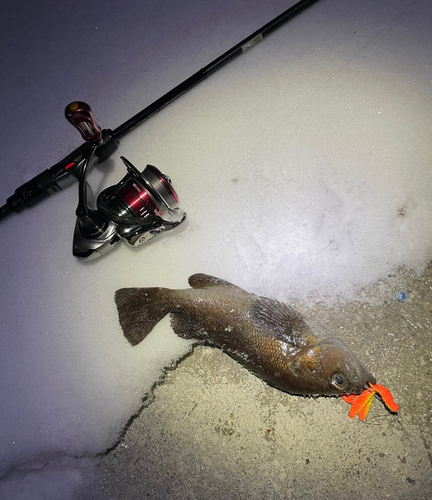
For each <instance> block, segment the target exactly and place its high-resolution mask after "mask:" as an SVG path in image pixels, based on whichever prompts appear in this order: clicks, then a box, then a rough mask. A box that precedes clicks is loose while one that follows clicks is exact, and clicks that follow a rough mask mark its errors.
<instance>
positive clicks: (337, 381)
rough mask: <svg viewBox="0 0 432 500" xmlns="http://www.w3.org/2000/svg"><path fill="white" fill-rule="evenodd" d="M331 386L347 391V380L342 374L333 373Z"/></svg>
mask: <svg viewBox="0 0 432 500" xmlns="http://www.w3.org/2000/svg"><path fill="white" fill-rule="evenodd" d="M331 384H332V385H334V386H335V387H337V388H338V389H345V387H346V386H347V380H346V379H345V377H344V376H343V375H342V374H341V373H333V375H332V376H331Z"/></svg>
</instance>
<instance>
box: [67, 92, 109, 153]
mask: <svg viewBox="0 0 432 500" xmlns="http://www.w3.org/2000/svg"><path fill="white" fill-rule="evenodd" d="M65 117H66V120H67V121H68V122H69V123H70V124H71V125H73V126H74V127H75V128H76V129H77V130H78V132H79V133H80V134H81V137H82V138H83V139H84V140H85V141H86V142H91V143H93V144H98V143H99V142H100V141H101V139H102V130H101V128H100V127H99V125H98V124H97V122H96V120H95V118H94V116H93V112H92V109H91V107H90V106H89V105H88V104H87V103H85V102H82V101H74V102H71V103H70V104H68V105H67V106H66V109H65Z"/></svg>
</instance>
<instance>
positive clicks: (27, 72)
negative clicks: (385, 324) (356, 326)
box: [0, 0, 432, 499]
mask: <svg viewBox="0 0 432 500" xmlns="http://www.w3.org/2000/svg"><path fill="white" fill-rule="evenodd" d="M294 3H295V2H290V3H287V2H283V1H282V0H269V1H268V2H260V1H258V0H252V1H248V2H245V1H244V0H233V1H232V2H229V3H227V2H222V1H215V0H212V1H210V0H200V1H192V2H183V3H179V2H174V1H173V0H166V1H165V2H162V3H161V2H157V1H148V2H142V1H138V0H131V1H130V2H128V3H127V6H126V4H125V3H124V2H120V1H114V0H112V1H110V2H102V1H95V2H90V3H89V2H76V1H71V0H62V1H61V2H58V1H56V2H54V1H51V0H41V1H39V2H36V3H31V2H30V3H29V2H24V1H23V0H16V1H15V2H13V3H10V4H9V5H7V6H4V7H3V8H2V16H1V21H0V22H1V26H0V37H1V43H0V58H1V67H2V68H3V72H2V80H1V83H0V85H1V87H0V88H1V96H0V99H1V113H0V137H1V138H2V141H3V147H2V148H1V151H0V165H1V166H0V168H1V179H2V182H1V185H0V204H3V203H4V202H5V200H6V199H7V198H8V197H9V196H10V195H12V193H13V192H14V191H15V189H16V188H17V187H18V186H20V185H21V184H22V183H24V182H25V181H27V180H29V179H30V178H32V177H33V176H35V175H37V174H38V173H39V172H41V171H42V170H44V169H45V168H48V167H50V166H51V165H53V164H54V163H56V162H57V161H59V160H60V159H61V158H63V157H64V156H65V155H66V154H67V153H69V152H70V151H71V150H72V149H73V148H74V147H76V146H78V145H79V144H81V138H80V136H79V134H78V133H77V131H76V130H74V129H73V128H72V127H71V126H70V124H69V123H67V121H66V120H65V119H64V116H63V112H64V107H65V106H66V105H67V104H68V103H69V102H71V101H73V100H84V101H86V102H88V103H89V104H90V105H91V106H92V108H93V112H94V114H95V117H96V119H97V120H98V122H99V123H100V124H101V126H102V127H106V128H112V129H113V128H116V127H117V126H118V125H120V124H121V123H123V122H124V121H125V120H127V119H128V118H130V117H131V116H132V115H134V114H135V113H137V112H138V111H140V110H141V109H143V108H144V107H145V106H147V105H148V104H150V103H151V102H153V101H154V100H156V99H157V98H158V97H160V96H161V95H162V94H164V93H165V92H167V91H168V90H170V89H171V88H173V87H174V86H175V85H177V84H178V83H180V82H181V81H183V80H184V79H186V78H187V77H189V76H190V75H192V74H193V73H195V72H196V71H197V70H198V69H200V68H202V67H204V66H206V65H207V64H208V63H209V62H211V61H212V60H213V59H215V58H216V57H218V56H219V55H220V54H222V53H223V52H225V51H226V50H227V49H229V48H230V47H232V46H233V45H234V44H236V43H238V42H239V41H240V40H242V39H243V38H245V37H246V36H248V35H249V34H251V33H252V32H253V31H255V30H256V29H258V28H259V27H261V26H263V25H264V24H265V23H267V22H268V21H270V20H271V19H273V18H274V17H275V16H277V15H278V14H280V13H281V12H283V11H284V10H285V9H287V8H288V7H289V6H290V5H292V4H294ZM347 4H348V3H347V2H344V1H343V0H333V1H332V0H321V1H320V2H318V3H317V4H315V5H313V6H312V7H310V8H309V9H308V10H306V11H305V12H304V13H303V14H301V15H300V16H298V17H297V18H295V19H294V20H292V21H290V22H289V23H288V24H287V25H285V26H284V27H282V28H280V29H279V30H277V31H276V32H275V33H273V34H272V35H271V36H270V37H268V38H266V39H265V40H264V41H263V42H262V43H261V44H259V45H257V46H256V47H254V48H253V50H250V51H248V53H247V54H245V55H243V56H241V57H240V58H238V59H236V60H235V61H234V62H232V63H230V64H229V65H227V66H226V67H225V68H224V69H222V70H220V71H218V72H217V73H215V74H214V75H212V76H211V78H209V79H208V80H206V81H205V82H203V83H201V84H199V85H198V86H197V87H195V88H194V89H193V90H191V91H190V92H188V93H187V94H185V95H183V96H182V97H181V98H180V99H178V100H177V101H176V102H173V103H171V104H170V105H169V106H168V107H167V108H166V109H165V110H163V111H162V112H160V113H159V114H158V115H156V116H154V117H152V118H151V119H150V120H149V121H147V122H146V123H145V124H143V125H141V126H140V127H139V128H138V129H136V130H135V131H134V132H132V133H131V134H129V135H128V136H126V137H125V138H124V139H123V140H122V142H121V145H120V148H119V149H118V151H116V153H115V154H114V155H113V157H112V158H111V159H110V160H108V161H107V162H105V163H103V164H101V165H100V166H97V167H95V168H94V169H93V171H92V172H90V174H89V180H90V182H91V184H92V187H93V189H94V191H96V192H99V191H100V190H101V189H102V188H104V187H107V186H110V185H113V184H115V183H117V182H118V181H119V180H120V179H121V178H122V177H123V175H124V174H125V170H124V166H123V164H122V162H121V161H120V159H119V156H120V155H125V156H126V157H127V158H128V159H129V160H130V161H131V162H132V163H134V164H135V165H136V166H137V167H139V168H141V169H142V168H144V166H145V165H146V164H147V163H150V164H153V165H156V166H157V167H158V168H159V169H160V170H162V171H163V172H164V173H166V174H168V175H169V176H170V177H171V179H172V181H173V185H174V188H175V189H176V191H177V193H178V194H179V197H180V205H181V207H182V208H183V209H184V210H185V211H186V212H187V214H188V219H187V220H186V222H185V223H184V224H183V225H182V226H180V227H179V228H177V229H175V230H173V231H171V232H168V233H166V234H163V235H162V236H158V237H157V238H155V239H153V240H151V241H150V242H149V243H148V244H146V245H144V246H142V247H140V248H138V249H134V248H130V247H128V246H126V245H125V244H122V245H120V244H119V245H118V246H117V248H116V249H115V250H113V251H112V252H111V253H108V254H107V255H105V256H104V257H103V258H101V259H100V260H96V261H94V262H90V263H83V262H80V261H77V260H75V259H74V258H73V257H72V253H71V249H72V235H73V228H74V224H75V214H74V212H75V208H76V203H77V188H78V186H77V185H76V184H75V185H74V186H72V187H70V188H68V189H66V190H64V191H63V192H61V193H59V194H56V195H55V196H52V197H50V198H47V199H46V200H44V201H43V202H42V203H40V204H39V205H37V206H35V207H33V208H31V209H27V210H25V211H23V212H22V213H20V214H13V215H12V216H10V217H9V218H8V219H6V220H4V221H2V222H1V226H0V234H1V237H0V255H1V260H2V265H1V268H0V280H1V284H2V286H1V291H0V301H1V302H0V303H1V308H0V324H1V325H2V347H1V349H0V374H1V380H2V383H1V385H0V401H1V402H2V411H1V414H0V415H1V416H0V424H1V425H0V442H1V443H2V446H1V448H0V497H1V498H8V499H9V498H11V499H14V498H19V499H23V498H37V494H38V492H39V494H40V495H42V494H45V497H43V498H58V496H56V495H58V491H62V496H63V497H64V498H74V496H73V495H74V491H75V490H76V488H77V487H78V485H79V484H81V481H82V472H81V469H80V465H79V464H80V460H78V459H79V457H82V456H86V457H91V456H94V455H95V454H97V453H99V452H102V451H104V450H106V449H107V448H109V447H110V446H112V444H113V443H114V442H115V441H116V440H117V439H118V437H119V434H120V432H121V430H122V428H123V426H124V425H125V423H126V422H127V420H128V419H129V417H130V416H131V415H132V414H134V413H135V412H136V411H137V409H138V408H139V407H140V405H141V402H142V397H143V396H144V395H145V394H146V393H148V391H149V390H150V389H151V387H152V386H153V384H154V383H155V382H156V381H157V380H158V379H159V378H160V376H161V373H162V372H163V370H164V369H165V368H166V367H167V366H170V365H171V364H172V363H173V362H175V361H176V360H177V359H178V358H179V357H181V356H182V355H183V354H184V353H186V352H187V351H188V349H189V343H188V342H186V341H184V340H181V339H179V338H177V337H176V336H175V335H174V333H173V332H172V330H171V329H170V326H169V321H168V318H166V319H165V320H163V321H162V322H161V323H160V324H159V325H158V326H157V327H156V329H155V330H154V331H153V332H152V333H151V334H150V335H149V337H148V338H147V339H146V340H145V342H143V343H142V344H140V345H139V346H138V347H135V348H132V347H131V346H129V345H128V343H127V342H126V340H125V339H124V337H123V336H122V333H121V330H120V327H119V324H118V320H117V313H116V310H115V306H114V302H113V296H114V292H115V290H117V289H118V288H120V287H125V286H166V287H171V288H182V287H186V286H187V278H188V276H189V275H191V274H193V273H195V272H205V273H208V274H213V275H216V276H219V277H221V278H224V279H226V280H229V281H232V282H234V283H235V284H237V285H239V286H242V287H243V288H245V289H246V290H248V291H253V292H255V293H259V294H262V295H269V296H273V297H276V298H278V299H280V300H284V301H287V302H289V301H292V300H294V299H297V300H300V301H306V300H311V299H312V300H328V301H330V302H331V300H332V299H333V298H335V297H337V296H338V295H343V296H344V297H346V299H350V298H355V297H356V295H357V293H358V291H359V290H360V289H362V288H363V287H365V286H367V285H368V284H371V283H373V282H375V281H376V280H377V279H379V278H380V277H383V276H386V275H387V274H388V273H389V272H392V271H393V270H394V269H397V268H398V267H400V266H407V267H408V268H411V269H414V270H415V271H416V272H418V273H421V272H422V271H423V269H424V268H425V266H426V264H427V262H428V261H429V260H430V258H431V249H432V231H431V225H430V214H431V209H432V196H431V185H432V183H431V181H432V173H431V172H432V170H431V141H430V128H431V116H432V109H431V103H430V95H431V81H432V78H431V63H430V61H431V51H430V37H431V30H430V22H431V19H430V12H429V11H428V7H427V2H426V1H425V0H424V1H421V0H419V1H417V2H412V0H397V1H394V0H393V1H390V0H387V1H384V0H382V1H380V2H376V1H363V2H350V3H349V6H347ZM429 10H430V9H429ZM377 300H380V297H378V298H377ZM65 457H69V458H72V459H74V458H75V459H77V462H73V464H72V463H70V462H69V461H65V460H64V458H65ZM41 463H42V464H47V465H44V466H41V465H40V464H41ZM77 463H78V465H77ZM60 488H61V490H60ZM42 492H43V493H42ZM68 495H69V496H68Z"/></svg>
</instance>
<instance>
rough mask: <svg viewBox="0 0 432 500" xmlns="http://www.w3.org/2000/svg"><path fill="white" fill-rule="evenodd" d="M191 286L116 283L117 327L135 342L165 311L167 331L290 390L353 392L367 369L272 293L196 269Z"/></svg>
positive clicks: (369, 379) (364, 382)
mask: <svg viewBox="0 0 432 500" xmlns="http://www.w3.org/2000/svg"><path fill="white" fill-rule="evenodd" d="M188 282H189V285H190V287H191V288H187V289H183V290H173V289H169V288H156V287H153V288H121V289H119V290H117V291H116V292H115V303H116V306H117V310H118V317H119V322H120V326H121V328H122V330H123V334H124V336H125V337H126V339H127V340H128V341H129V343H130V344H131V345H132V346H135V345H137V344H139V343H140V342H141V341H142V340H144V339H145V338H146V336H147V335H148V334H149V333H150V332H151V331H152V330H153V328H154V327H155V326H156V324H157V323H158V322H159V321H161V320H162V318H163V317H164V316H166V315H167V314H170V315H171V326H172V328H173V330H174V332H175V333H176V334H177V335H178V336H179V337H181V338H183V339H192V340H194V341H195V343H196V344H198V343H204V344H208V345H212V346H215V347H218V348H219V349H221V350H222V351H223V352H224V353H226V354H228V355H230V356H231V357H232V358H233V359H235V360H236V361H237V362H239V363H241V364H242V365H243V366H244V367H245V368H247V369H248V370H249V371H250V372H252V373H253V374H254V375H255V376H257V377H259V378H260V379H261V380H263V381H264V382H266V383H267V384H268V385H270V386H272V387H275V388H277V389H279V390H282V391H284V392H287V393H290V394H296V395H304V396H341V395H354V394H360V393H362V392H363V391H364V390H365V389H367V388H368V387H369V384H375V383H376V380H375V378H374V376H373V375H372V374H371V373H370V372H369V371H368V370H367V369H366V368H365V367H364V366H363V365H362V363H361V362H360V360H359V359H358V358H357V357H356V356H355V354H354V353H353V352H352V351H351V349H349V348H348V347H347V346H346V345H345V344H344V343H343V342H342V340H340V339H338V338H336V337H333V336H331V334H330V333H329V332H327V331H326V330H325V329H324V328H323V327H321V326H319V325H318V324H315V323H313V322H311V321H309V320H308V319H307V318H306V317H304V316H303V315H302V314H300V313H299V312H297V311H296V310H295V309H293V308H292V307H290V306H288V305H287V304H284V303H282V302H279V301H278V300H275V299H271V298H267V297H261V296H258V295H255V294H253V293H248V292H246V291H245V290H243V289H242V288H240V287H238V286H236V285H233V284H232V283H229V282H228V281H225V280H223V279H220V278H216V277H214V276H209V275H206V274H202V273H198V274H194V275H192V276H190V277H189V280H188Z"/></svg>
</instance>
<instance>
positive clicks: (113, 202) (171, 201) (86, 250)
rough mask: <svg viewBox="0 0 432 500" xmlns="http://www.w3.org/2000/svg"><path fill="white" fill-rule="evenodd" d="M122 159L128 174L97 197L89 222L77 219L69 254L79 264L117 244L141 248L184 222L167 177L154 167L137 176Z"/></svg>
mask: <svg viewBox="0 0 432 500" xmlns="http://www.w3.org/2000/svg"><path fill="white" fill-rule="evenodd" d="M121 159H122V160H123V162H124V164H125V165H126V168H127V170H128V173H127V174H126V175H125V176H124V177H123V179H122V180H121V181H120V182H119V183H118V184H116V185H114V186H111V187H109V188H106V189H105V190H103V191H102V192H101V193H100V194H99V196H98V197H97V202H96V210H90V211H89V212H91V219H92V222H91V223H90V224H88V223H87V224H86V223H84V222H83V219H82V218H80V217H79V216H78V218H77V222H76V225H75V233H74V239H73V250H72V253H73V255H74V256H75V257H77V258H78V259H80V260H94V259H96V258H98V257H100V256H102V255H104V254H105V253H107V252H108V251H109V250H111V249H112V248H114V245H115V244H116V243H117V242H118V241H120V240H123V241H125V242H126V243H127V244H129V245H131V246H134V247H136V246H139V245H142V244H143V243H145V242H147V241H149V240H151V239H152V238H154V237H155V236H157V235H158V234H161V233H162V232H164V231H169V230H171V229H174V228H175V227H177V226H178V225H179V224H181V223H182V222H183V221H184V220H185V219H186V213H185V212H184V211H183V210H181V209H180V208H179V206H178V196H177V193H176V192H175V190H174V188H173V187H172V183H171V179H170V178H169V177H168V176H167V175H165V174H163V173H162V172H161V171H160V170H159V169H158V168H156V167H155V166H153V165H147V166H146V167H145V169H144V170H143V171H142V172H140V171H139V170H138V169H137V168H136V167H135V166H134V165H133V164H132V163H131V162H130V161H129V160H127V159H126V158H125V157H123V156H121ZM87 196H88V195H87V194H86V197H87ZM87 202H88V200H87V199H86V200H85V204H86V205H87ZM77 215H78V214H77ZM85 220H87V219H85ZM87 226H90V227H87Z"/></svg>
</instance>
